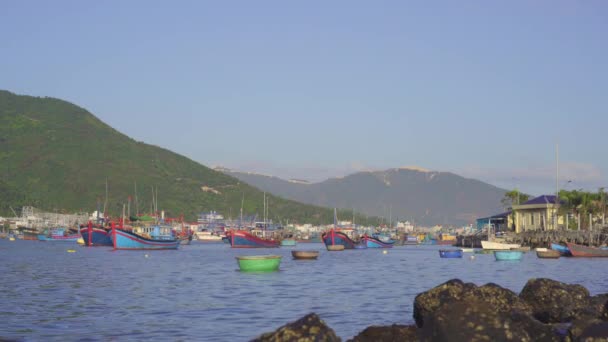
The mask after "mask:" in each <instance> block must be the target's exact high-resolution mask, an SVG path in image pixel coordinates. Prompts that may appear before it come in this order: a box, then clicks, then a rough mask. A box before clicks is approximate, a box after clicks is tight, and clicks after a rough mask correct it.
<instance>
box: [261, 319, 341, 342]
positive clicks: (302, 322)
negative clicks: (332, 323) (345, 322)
mask: <svg viewBox="0 0 608 342" xmlns="http://www.w3.org/2000/svg"><path fill="white" fill-rule="evenodd" d="M252 341H255V342H262V341H263V342H271V341H272V342H279V341H281V342H283V341H299V342H313V341H314V342H339V341H340V338H339V337H338V336H336V333H335V332H334V331H333V329H331V328H330V327H328V326H327V325H325V322H323V321H322V320H321V319H320V318H319V316H317V315H316V314H315V313H310V314H308V315H306V316H304V317H302V318H300V319H299V320H297V321H295V322H292V323H288V324H286V325H284V326H282V327H280V328H278V329H277V330H275V331H274V332H269V333H265V334H262V335H261V336H259V337H258V338H256V339H254V340H252Z"/></svg>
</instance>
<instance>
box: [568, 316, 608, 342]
mask: <svg viewBox="0 0 608 342" xmlns="http://www.w3.org/2000/svg"><path fill="white" fill-rule="evenodd" d="M569 332H570V340H571V341H574V342H579V341H581V342H583V341H584V342H608V322H606V321H602V320H599V319H593V318H591V319H590V318H579V319H577V320H575V321H574V322H572V326H571V327H570V331H569Z"/></svg>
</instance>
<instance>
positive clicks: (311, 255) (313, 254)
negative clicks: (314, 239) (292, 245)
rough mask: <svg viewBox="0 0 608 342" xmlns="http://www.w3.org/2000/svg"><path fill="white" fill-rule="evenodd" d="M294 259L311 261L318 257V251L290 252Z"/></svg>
mask: <svg viewBox="0 0 608 342" xmlns="http://www.w3.org/2000/svg"><path fill="white" fill-rule="evenodd" d="M291 256H293V258H294V259H304V260H312V259H316V258H317V257H319V251H291Z"/></svg>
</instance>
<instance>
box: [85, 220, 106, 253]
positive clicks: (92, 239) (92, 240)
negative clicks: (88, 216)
mask: <svg viewBox="0 0 608 342" xmlns="http://www.w3.org/2000/svg"><path fill="white" fill-rule="evenodd" d="M80 235H82V239H83V240H84V244H85V246H88V247H92V246H114V243H113V242H112V232H111V231H110V230H109V229H106V228H104V227H103V226H100V225H93V223H92V222H91V221H89V223H88V224H87V226H86V228H85V227H82V226H81V227H80Z"/></svg>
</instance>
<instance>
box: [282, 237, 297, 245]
mask: <svg viewBox="0 0 608 342" xmlns="http://www.w3.org/2000/svg"><path fill="white" fill-rule="evenodd" d="M296 244H297V242H296V239H293V238H285V239H283V240H281V246H283V247H294V246H295V245H296Z"/></svg>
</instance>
